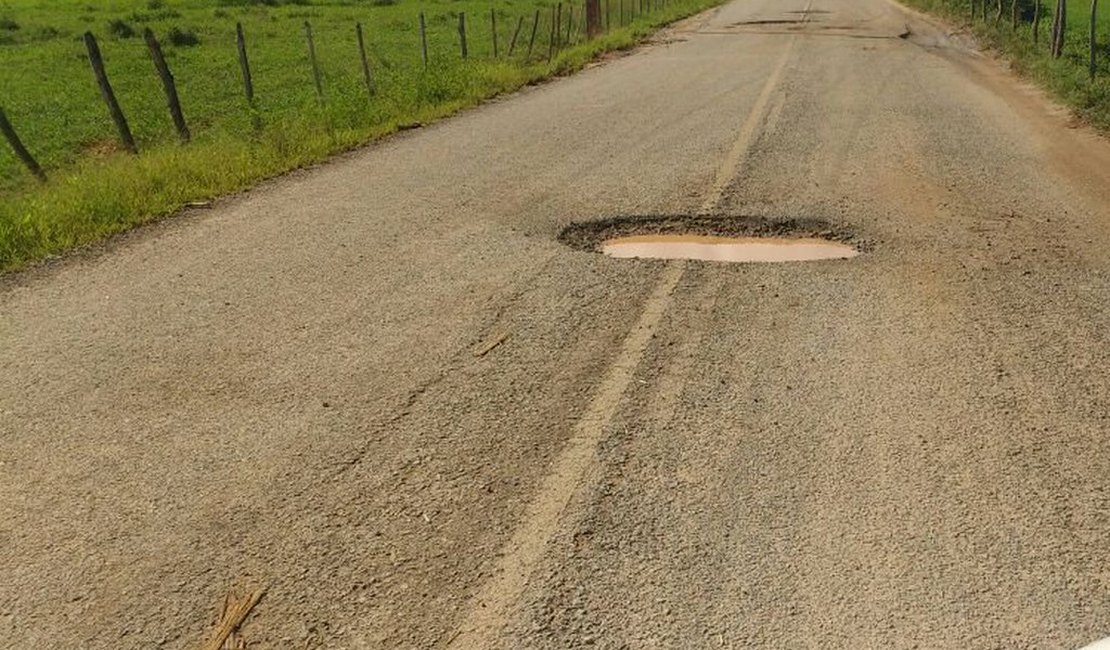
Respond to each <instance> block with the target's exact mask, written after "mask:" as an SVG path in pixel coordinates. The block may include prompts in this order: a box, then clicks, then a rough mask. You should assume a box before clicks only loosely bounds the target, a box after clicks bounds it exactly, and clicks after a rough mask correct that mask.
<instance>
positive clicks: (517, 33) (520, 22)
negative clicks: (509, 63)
mask: <svg viewBox="0 0 1110 650" xmlns="http://www.w3.org/2000/svg"><path fill="white" fill-rule="evenodd" d="M521 27H524V16H521V17H520V18H517V19H516V29H515V30H513V38H512V40H511V41H509V53H508V54H507V55H506V56H507V57H509V58H512V56H513V50H514V49H516V39H517V38H518V37H519V36H520V28H521Z"/></svg>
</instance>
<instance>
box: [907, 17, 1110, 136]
mask: <svg viewBox="0 0 1110 650" xmlns="http://www.w3.org/2000/svg"><path fill="white" fill-rule="evenodd" d="M905 2H906V3H907V4H909V5H913V6H916V7H918V8H921V9H924V10H926V11H931V12H933V13H936V14H939V15H942V16H944V17H946V18H948V19H949V20H950V21H952V22H954V23H957V24H964V25H967V26H968V28H969V29H970V30H971V31H973V32H974V33H975V34H976V36H977V37H978V38H979V39H980V41H981V42H982V43H984V44H986V45H988V46H990V47H992V48H994V49H996V50H998V51H999V52H1001V53H1002V54H1004V55H1005V56H1006V58H1008V59H1009V60H1010V61H1011V62H1012V64H1013V66H1014V68H1015V69H1017V70H1018V71H1019V72H1020V73H1022V74H1025V75H1027V76H1029V77H1031V78H1032V79H1034V80H1035V81H1036V82H1037V83H1039V84H1040V85H1042V86H1043V87H1045V88H1047V89H1049V90H1050V91H1051V92H1052V93H1054V94H1055V95H1056V96H1057V97H1058V98H1059V99H1060V100H1061V101H1063V102H1064V103H1065V104H1067V105H1068V106H1070V107H1071V108H1072V109H1074V110H1075V112H1076V113H1077V114H1078V115H1079V116H1080V117H1082V118H1083V119H1085V120H1086V121H1088V122H1089V123H1090V124H1092V125H1093V126H1095V127H1096V128H1099V129H1101V130H1103V131H1107V132H1110V0H1099V3H1098V8H1097V9H1098V11H1097V14H1096V19H1095V26H1096V43H1097V46H1096V48H1095V56H1096V64H1097V65H1096V76H1095V79H1094V80H1093V81H1092V80H1091V79H1090V76H1089V72H1088V61H1089V48H1088V30H1089V25H1090V10H1091V4H1090V2H1089V0H1067V2H1068V28H1067V33H1066V39H1065V45H1064V52H1063V56H1061V57H1060V58H1059V59H1053V58H1052V57H1051V56H1050V55H1049V42H1050V41H1051V30H1052V16H1053V13H1054V11H1055V3H1053V2H1045V3H1044V4H1042V5H1041V24H1040V29H1039V41H1038V43H1034V42H1033V26H1032V23H1031V15H1030V14H1031V11H1032V7H1033V2H1032V0H1022V5H1023V6H1024V7H1026V11H1025V12H1024V16H1023V18H1022V20H1021V21H1020V22H1019V25H1018V27H1017V29H1014V28H1013V27H1012V26H1011V21H1010V3H1009V1H1008V0H1003V5H1004V16H1003V18H1002V20H1000V21H996V20H995V19H994V16H995V10H994V6H995V4H994V1H993V0H988V4H990V5H991V10H990V11H989V12H988V15H989V16H990V18H989V19H984V18H983V17H982V15H981V14H977V15H976V18H975V20H974V21H970V20H969V16H970V14H969V4H968V0H905ZM981 2H982V0H976V6H980V4H981Z"/></svg>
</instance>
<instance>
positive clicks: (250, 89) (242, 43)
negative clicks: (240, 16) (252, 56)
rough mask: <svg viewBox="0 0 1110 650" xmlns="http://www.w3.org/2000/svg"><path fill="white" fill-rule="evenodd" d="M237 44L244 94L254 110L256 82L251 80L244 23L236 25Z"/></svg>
mask: <svg viewBox="0 0 1110 650" xmlns="http://www.w3.org/2000/svg"><path fill="white" fill-rule="evenodd" d="M235 43H236V45H237V46H238V48H239V69H240V70H241V71H242V72H243V94H244V95H245V96H246V98H247V103H248V104H250V106H251V107H252V108H253V107H254V81H253V80H251V64H250V61H249V60H248V59H247V39H246V37H245V36H244V35H243V23H235Z"/></svg>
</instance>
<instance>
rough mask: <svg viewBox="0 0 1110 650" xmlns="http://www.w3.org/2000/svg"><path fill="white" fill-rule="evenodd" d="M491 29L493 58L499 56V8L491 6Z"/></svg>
mask: <svg viewBox="0 0 1110 650" xmlns="http://www.w3.org/2000/svg"><path fill="white" fill-rule="evenodd" d="M489 31H490V34H492V35H493V58H495V59H496V58H497V10H496V9H494V8H493V7H490V10H489Z"/></svg>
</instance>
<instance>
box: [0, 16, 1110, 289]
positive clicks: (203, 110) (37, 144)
mask: <svg viewBox="0 0 1110 650" xmlns="http://www.w3.org/2000/svg"><path fill="white" fill-rule="evenodd" d="M626 1H627V2H628V5H626V6H629V7H630V6H631V2H632V0H626ZM720 1H721V0H669V1H668V2H667V3H666V4H665V5H664V4H663V3H662V2H655V3H653V4H655V6H656V8H655V9H654V10H653V11H650V12H647V13H645V14H642V15H640V14H639V12H638V11H637V17H636V18H635V19H634V20H630V21H628V24H627V25H625V26H620V25H619V22H620V21H619V17H618V16H619V12H618V7H619V1H618V0H609V2H608V3H607V4H608V5H609V8H610V16H611V21H610V25H611V29H610V30H609V31H608V32H607V33H606V34H605V35H603V36H602V37H600V38H598V39H595V40H594V41H590V42H586V41H585V39H584V38H583V37H582V32H583V31H584V30H583V28H582V27H581V26H580V24H579V26H577V27H576V29H575V30H574V35H573V37H572V43H571V44H570V45H569V46H567V47H565V48H563V49H562V50H560V51H558V52H557V53H556V54H555V56H554V57H553V58H552V59H551V60H550V61H548V60H547V51H548V36H549V34H550V24H551V19H550V15H551V7H552V6H553V5H554V0H420V1H417V0H0V88H2V89H3V94H2V95H0V105H2V106H3V108H4V109H5V110H6V111H7V113H8V116H9V118H10V119H11V122H12V123H13V125H14V126H15V128H16V130H17V131H18V132H19V134H20V136H21V137H22V139H23V141H24V143H25V144H26V145H27V147H28V148H29V149H30V150H31V152H32V153H33V154H34V155H35V156H36V158H38V160H39V162H40V163H42V165H43V166H44V167H45V168H46V171H47V173H48V174H49V176H50V181H49V182H48V183H47V184H46V185H41V186H40V185H39V184H37V183H36V182H35V181H34V179H33V178H32V177H31V176H30V175H29V174H28V173H27V171H26V170H25V169H24V168H23V167H22V166H21V164H20V163H19V161H18V160H17V159H16V158H15V156H14V154H12V152H11V151H10V149H9V148H8V147H7V146H6V144H5V143H3V142H0V270H10V269H15V268H19V267H22V266H25V265H26V264H28V263H31V262H34V261H36V260H39V259H42V258H44V257H47V256H50V255H52V254H56V253H58V252H61V251H64V250H66V249H68V248H72V247H74V246H80V245H83V244H86V243H89V242H92V241H95V240H97V239H99V238H101V237H104V236H105V235H108V234H111V233H115V232H119V231H122V230H125V229H127V228H130V227H132V226H134V225H136V224H140V223H144V222H146V221H149V220H151V219H154V218H157V217H160V216H164V215H167V214H171V213H173V212H174V211H176V210H178V209H179V208H180V207H181V206H182V205H184V204H185V203H187V202H190V201H197V200H204V199H209V198H212V197H216V196H219V195H221V194H226V193H229V192H233V191H236V190H240V189H243V188H245V187H249V186H250V185H252V184H254V183H257V182H258V181H259V180H261V179H264V178H267V177H271V176H274V175H277V174H280V173H282V172H284V171H288V170H290V169H294V168H296V167H300V166H304V165H307V164H311V163H313V162H317V161H320V160H323V159H324V158H326V157H327V156H329V155H331V154H334V153H336V152H339V151H343V150H346V149H350V148H353V147H356V146H358V145H360V144H363V143H366V142H368V141H370V140H373V139H374V138H377V137H381V136H383V135H386V134H388V133H391V132H393V131H395V130H397V129H398V128H400V127H401V126H403V125H406V124H410V123H413V122H427V121H430V120H434V119H437V118H440V117H443V116H445V115H449V114H451V113H453V112H455V111H458V110H459V109H461V108H464V107H467V106H472V105H474V104H476V103H478V102H480V101H481V100H483V99H485V98H488V97H490V96H492V95H495V94H498V93H501V92H506V91H511V90H514V89H517V88H519V87H521V86H523V85H526V84H529V83H533V82H536V81H538V80H540V79H543V78H545V77H548V76H550V75H553V74H563V73H567V72H570V71H573V70H576V69H578V68H580V67H581V66H582V65H584V64H585V63H586V62H588V61H589V60H591V59H592V58H594V57H596V56H597V55H598V54H600V53H602V52H605V51H609V50H613V49H620V48H627V47H630V46H631V45H633V44H635V43H636V42H637V41H639V40H640V39H642V38H643V37H644V36H645V35H647V34H649V33H651V31H653V30H654V29H655V28H657V27H658V26H660V25H662V24H664V23H666V22H670V21H673V20H675V19H677V18H679V17H682V16H685V15H689V14H692V13H695V12H697V11H700V10H702V9H705V8H707V7H710V6H712V5H715V4H718V3H719V2H720ZM1107 1H1108V2H1110V0H1107ZM637 3H638V0H637ZM605 4H606V3H605V2H604V0H603V7H604V6H605ZM491 9H492V10H493V11H495V12H496V15H497V25H498V34H499V35H498V41H499V46H500V53H501V56H500V57H499V58H496V59H495V58H494V57H493V56H492V36H491V29H490V10H491ZM537 9H539V10H541V22H540V28H539V30H538V33H537V36H536V46H535V51H534V54H533V56H532V57H531V58H530V59H526V58H525V56H524V53H525V50H527V43H528V36H529V31H530V27H531V18H532V15H533V12H534V11H535V10H537ZM566 9H567V5H564V7H563V10H564V13H563V17H564V20H565V19H566V15H567V14H566ZM420 12H423V13H424V14H425V16H426V20H427V28H428V48H429V59H430V65H429V66H428V68H427V69H425V68H424V66H423V64H422V61H421V54H420V40H419V34H418V29H417V25H418V15H419V13H420ZM458 12H465V13H466V17H467V24H468V30H467V32H468V34H467V37H468V38H467V41H468V46H469V48H468V49H469V53H470V58H469V59H468V60H466V61H463V60H461V57H460V56H459V49H458V34H457V25H458V22H457V21H458V18H457V16H458ZM581 12H582V5H581V4H579V3H576V4H575V18H576V22H579V23H580V20H578V19H580V18H581ZM520 17H525V18H526V20H525V21H524V23H525V27H524V29H523V30H522V33H521V35H520V39H519V40H518V42H517V48H516V52H515V53H514V56H513V57H512V58H511V59H510V58H507V57H506V56H505V51H506V50H507V48H508V44H509V41H510V38H511V36H512V33H513V30H514V29H515V27H516V24H517V20H518V19H519V18H520ZM306 20H308V21H311V23H312V28H313V33H314V37H315V43H316V50H317V55H318V59H319V61H320V66H321V68H322V71H323V80H324V100H323V101H320V100H318V99H317V98H316V95H315V89H314V86H313V82H312V71H311V67H310V64H309V60H308V54H307V47H306V45H305V38H304V26H303V25H304V21H306ZM356 21H360V22H361V23H362V24H363V27H364V30H365V33H366V42H367V49H368V50H369V56H370V61H371V66H372V68H373V72H374V75H375V80H376V92H375V94H374V95H373V96H371V95H370V94H369V93H368V91H367V89H366V87H365V85H364V84H363V80H362V73H361V67H360V64H359V60H358V51H357V46H356V41H355V31H354V30H355V22H356ZM236 22H241V23H242V24H243V28H244V31H245V32H246V34H247V41H248V49H249V54H250V59H251V67H252V73H253V77H254V85H255V95H256V110H255V111H254V112H252V110H251V109H250V107H249V106H248V105H247V103H246V100H245V99H244V97H243V90H242V82H241V77H240V72H239V64H238V60H237V58H236V44H235V24H236ZM146 27H149V28H151V29H152V30H153V31H154V32H155V34H156V35H157V36H158V38H159V39H160V40H161V41H162V46H163V50H164V51H165V53H166V58H167V61H168V63H169V66H170V68H171V69H172V71H173V74H174V76H175V78H176V80H177V84H178V91H179V94H180V96H181V101H182V105H183V107H184V112H185V115H186V118H187V120H188V122H189V126H190V129H191V131H192V133H193V141H192V142H191V143H190V144H188V145H184V146H183V145H180V144H178V142H177V138H176V134H175V131H174V129H173V123H172V121H171V119H170V116H169V113H168V111H167V110H166V106H165V97H164V94H163V91H162V88H161V85H160V82H159V80H158V78H157V76H156V75H155V72H154V67H153V65H152V63H151V61H150V57H149V55H148V53H147V50H146V45H145V43H144V42H143V40H142V36H141V34H142V30H143V29H144V28H146ZM86 30H90V31H92V32H93V33H94V34H96V36H97V37H98V39H99V40H100V49H101V51H102V52H103V54H104V59H105V65H106V67H107V70H108V74H109V76H110V77H111V81H112V85H113V86H114V88H115V91H116V94H117V96H118V98H119V102H120V104H121V105H122V107H123V110H124V112H125V113H126V114H127V117H128V120H129V121H130V126H131V130H132V131H133V133H134V135H135V138H136V140H137V142H138V145H139V148H140V151H141V154H140V155H139V156H132V155H129V154H126V153H123V152H122V151H121V148H120V146H119V145H118V143H117V138H116V135H115V130H114V127H113V125H112V122H111V121H110V119H109V117H108V112H107V109H106V108H105V106H104V104H103V103H102V101H101V99H100V96H99V93H98V90H97V87H96V85H95V83H94V80H93V76H92V73H91V70H90V67H89V64H88V61H87V58H86V54H85V49H84V45H83V44H82V42H81V34H82V33H84V31H86ZM563 30H564V36H565V23H564V24H563ZM132 34H134V35H132ZM255 118H257V119H258V120H259V121H260V123H261V128H260V129H258V130H255V128H254V127H253V123H254V121H255Z"/></svg>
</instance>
